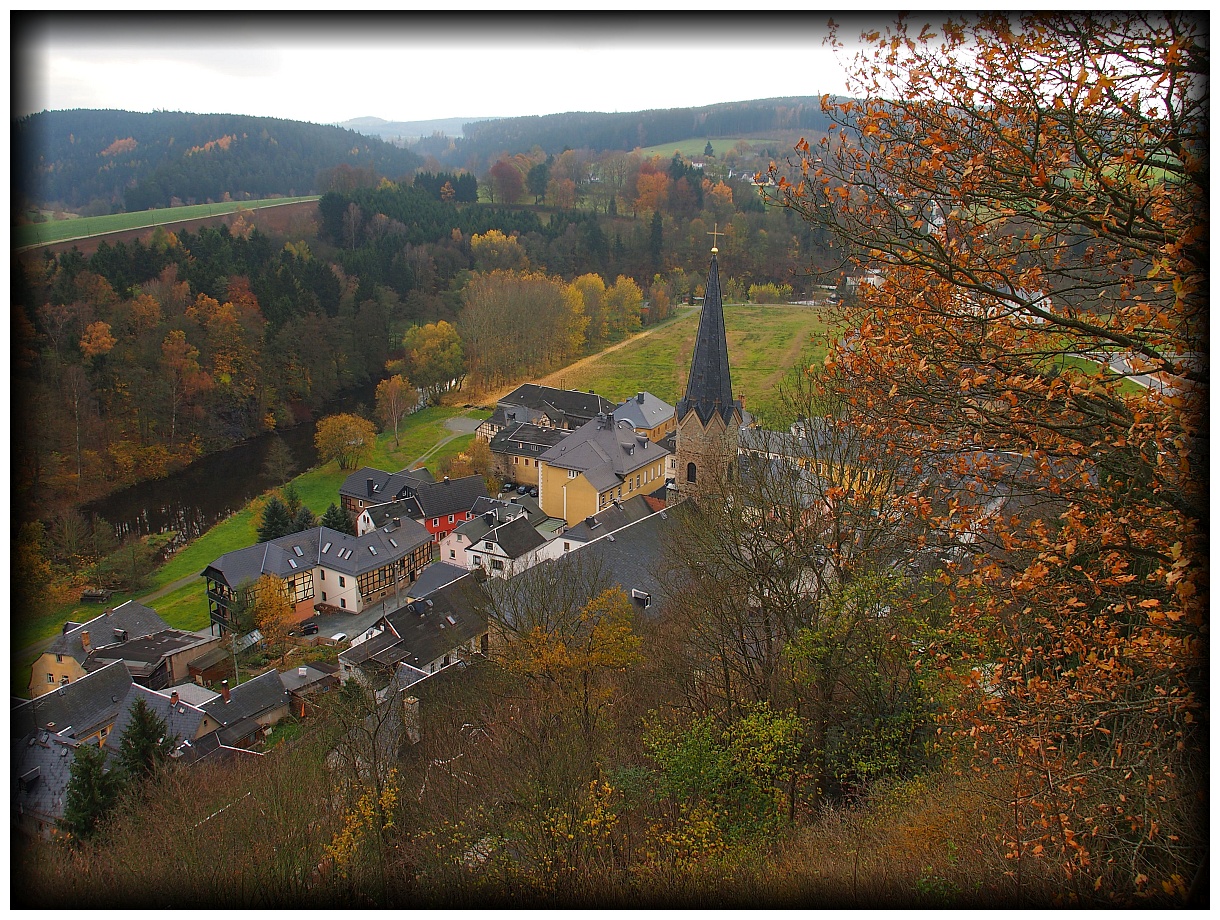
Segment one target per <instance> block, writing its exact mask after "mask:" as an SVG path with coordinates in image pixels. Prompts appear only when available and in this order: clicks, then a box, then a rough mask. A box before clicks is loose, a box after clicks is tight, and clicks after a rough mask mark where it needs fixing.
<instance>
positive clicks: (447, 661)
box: [444, 655, 449, 668]
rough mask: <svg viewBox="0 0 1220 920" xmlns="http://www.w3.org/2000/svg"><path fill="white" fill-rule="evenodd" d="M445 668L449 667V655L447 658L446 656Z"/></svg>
mask: <svg viewBox="0 0 1220 920" xmlns="http://www.w3.org/2000/svg"><path fill="white" fill-rule="evenodd" d="M444 666H445V667H446V668H447V667H449V656H448V655H446V656H445V664H444Z"/></svg>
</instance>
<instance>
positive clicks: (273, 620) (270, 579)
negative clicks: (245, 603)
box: [250, 575, 294, 663]
mask: <svg viewBox="0 0 1220 920" xmlns="http://www.w3.org/2000/svg"><path fill="white" fill-rule="evenodd" d="M293 613H294V608H293V603H292V594H291V592H290V591H289V589H288V582H286V581H284V579H282V578H280V577H278V576H276V575H263V576H260V577H259V579H258V581H257V582H256V583H255V585H254V591H253V598H252V604H251V608H250V617H251V619H252V622H253V625H254V627H255V628H256V629H257V630H258V631H259V632H261V633H262V634H263V639H264V640H266V641H267V643H268V644H269V645H270V646H271V647H272V648H273V649H279V651H280V662H281V663H283V659H284V653H285V652H286V643H287V639H288V630H289V629H290V628H291V627H292V619H293Z"/></svg>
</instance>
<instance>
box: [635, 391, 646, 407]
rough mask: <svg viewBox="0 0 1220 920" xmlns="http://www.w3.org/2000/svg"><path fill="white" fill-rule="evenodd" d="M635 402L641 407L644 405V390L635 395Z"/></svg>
mask: <svg viewBox="0 0 1220 920" xmlns="http://www.w3.org/2000/svg"><path fill="white" fill-rule="evenodd" d="M635 401H636V402H638V403H639V404H640V405H643V404H644V391H643V390H640V392H638V393H636V394H635Z"/></svg>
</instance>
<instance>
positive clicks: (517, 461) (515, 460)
mask: <svg viewBox="0 0 1220 920" xmlns="http://www.w3.org/2000/svg"><path fill="white" fill-rule="evenodd" d="M520 464H521V458H520V457H513V466H519V465H520Z"/></svg>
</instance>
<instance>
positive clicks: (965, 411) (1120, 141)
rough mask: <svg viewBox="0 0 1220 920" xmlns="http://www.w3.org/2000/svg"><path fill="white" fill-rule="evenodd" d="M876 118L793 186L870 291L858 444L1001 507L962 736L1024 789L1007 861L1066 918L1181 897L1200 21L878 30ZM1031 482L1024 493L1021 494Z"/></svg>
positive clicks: (873, 60) (965, 599)
mask: <svg viewBox="0 0 1220 920" xmlns="http://www.w3.org/2000/svg"><path fill="white" fill-rule="evenodd" d="M864 40H865V43H866V45H868V46H869V47H870V50H869V51H868V52H866V53H865V54H864V55H862V56H861V57H860V58H858V59H857V61H856V63H855V65H854V74H855V77H856V84H855V86H854V87H853V88H852V90H853V96H855V97H857V99H858V101H847V102H841V103H840V102H833V101H831V100H830V99H826V98H824V99H823V107H824V109H825V110H826V111H828V112H830V113H832V114H834V116H835V118H836V121H837V124H838V125H839V127H837V128H835V130H834V131H833V132H832V133H830V134H828V135H827V136H826V137H823V138H820V139H817V138H815V139H813V141H812V142H805V141H803V142H802V143H801V144H800V145H798V147H797V149H796V157H795V158H793V159H792V160H791V162H790V163H789V164H787V165H786V166H785V165H782V164H781V165H780V166H778V167H776V168H775V169H774V170H773V175H774V176H775V177H776V179H777V180H778V182H779V185H778V190H777V193H776V197H777V200H779V201H781V202H782V203H783V204H784V205H786V206H787V207H788V208H790V209H791V210H792V211H794V212H795V213H797V214H799V215H800V216H801V217H802V218H804V219H805V220H807V221H808V222H810V223H811V224H812V225H814V226H815V227H817V228H822V229H825V230H828V231H830V232H833V233H834V234H835V235H836V236H837V238H838V240H839V241H840V244H841V246H842V248H843V253H844V255H845V258H846V263H845V267H846V268H847V269H848V270H849V271H851V272H852V273H853V274H854V275H856V276H860V275H862V274H863V273H865V272H875V274H873V275H871V276H870V278H871V279H873V280H876V281H877V283H876V284H872V283H867V284H860V285H859V286H858V288H857V290H856V303H855V304H852V303H851V300H852V299H850V298H849V300H848V315H847V316H846V317H845V325H844V328H848V329H852V330H859V334H858V335H853V336H851V337H850V338H849V339H847V340H844V341H843V342H842V343H841V346H840V347H839V348H838V349H837V350H836V351H835V352H834V353H833V354H832V356H831V358H830V359H829V360H830V363H831V364H833V365H834V366H835V367H836V368H837V369H838V371H839V373H840V374H841V379H842V380H843V384H844V386H845V388H846V390H847V391H848V392H850V393H851V394H852V397H853V399H854V405H855V406H857V407H858V412H859V416H860V423H861V424H865V425H868V426H870V428H871V429H872V430H875V431H878V432H884V433H885V437H886V438H888V439H891V440H892V441H893V442H894V444H895V446H896V449H898V450H900V451H901V452H902V453H904V454H906V455H908V456H911V457H915V458H919V461H920V462H921V463H924V464H926V465H927V466H928V467H929V468H939V469H940V470H942V471H948V470H950V469H951V468H953V467H955V466H956V467H958V468H959V471H960V468H961V467H962V466H963V464H964V462H965V461H966V459H967V458H970V459H971V460H972V462H970V463H969V467H970V469H969V471H968V475H969V476H970V477H971V478H973V479H974V480H976V481H977V483H978V490H977V491H978V494H979V495H980V496H1000V495H1007V496H1010V497H1015V496H1017V495H1018V494H1019V495H1021V496H1023V498H1024V500H1025V501H1027V502H1030V503H1035V504H1037V503H1041V504H1042V505H1045V506H1046V508H1047V511H1048V512H1049V513H1046V514H1042V513H1038V511H1034V512H1032V513H1030V514H1026V515H1004V514H999V515H997V514H995V513H994V512H993V511H992V510H991V509H990V508H989V502H987V501H983V500H980V499H978V498H976V499H975V500H973V501H963V502H961V503H960V504H958V505H956V506H954V507H952V508H950V509H947V510H942V511H941V512H940V513H932V514H930V520H931V523H933V524H934V525H935V526H936V527H937V528H939V529H942V530H954V531H956V532H959V533H961V532H964V531H970V532H972V533H976V534H978V535H980V536H983V535H987V536H988V537H989V539H990V541H991V544H992V545H993V546H995V547H997V551H994V552H992V553H990V554H988V555H987V556H984V557H981V558H978V559H976V560H972V561H969V562H964V563H963V564H962V566H961V567H960V571H959V572H958V581H957V583H956V586H955V587H956V593H955V598H956V600H955V604H954V611H953V614H954V618H955V621H954V631H955V632H957V633H958V634H961V635H973V636H978V637H980V639H981V640H982V641H980V642H979V643H977V644H972V645H971V646H970V648H969V649H967V650H966V653H964V654H963V655H962V656H961V657H959V658H958V665H957V667H958V671H957V673H959V674H961V675H962V676H963V678H964V681H963V692H962V696H961V699H960V701H959V704H958V706H957V707H956V710H955V713H954V715H955V717H956V720H957V721H956V723H955V724H956V726H957V728H958V731H959V732H960V733H961V736H962V737H963V738H965V739H966V740H967V741H968V743H969V745H970V747H971V749H972V750H974V751H975V752H977V755H978V758H979V761H978V763H979V765H980V769H983V770H985V771H988V772H992V773H995V772H997V771H1003V773H1004V774H1005V775H1006V776H1007V777H1008V780H1007V782H1008V784H1009V789H1010V790H1011V796H1012V798H1011V801H1010V802H1008V804H1007V806H1006V807H1007V810H1008V813H1009V815H1010V816H1011V822H1010V827H1009V829H1008V831H1007V833H1006V843H1007V845H1008V847H1009V853H1010V856H1011V858H1012V860H1013V863H1012V865H1013V867H1014V869H1016V870H1017V871H1018V872H1019V871H1020V866H1021V864H1022V861H1023V860H1029V859H1041V860H1049V861H1050V862H1051V863H1052V864H1053V865H1054V866H1056V867H1057V868H1058V870H1059V871H1060V872H1061V873H1062V874H1063V879H1064V886H1065V891H1066V892H1067V894H1068V896H1070V897H1073V898H1077V899H1085V898H1093V897H1101V898H1103V899H1109V898H1114V899H1119V900H1124V899H1128V898H1131V897H1133V896H1139V895H1145V894H1151V893H1154V892H1156V893H1164V892H1168V893H1170V894H1171V895H1177V896H1184V895H1185V894H1186V891H1187V885H1186V883H1185V882H1183V880H1184V879H1189V878H1191V877H1192V876H1193V873H1194V871H1195V867H1196V866H1198V865H1199V860H1200V836H1199V835H1200V830H1199V828H1198V826H1197V824H1196V823H1195V822H1194V820H1193V818H1192V813H1193V812H1192V809H1194V808H1197V807H1198V805H1197V804H1196V803H1198V802H1199V801H1200V800H1199V799H1198V798H1197V796H1198V794H1199V792H1200V788H1201V782H1202V773H1201V772H1200V771H1201V765H1200V761H1199V755H1200V751H1201V737H1200V733H1199V729H1198V725H1199V706H1200V696H1199V692H1200V683H1199V682H1200V680H1201V677H1202V662H1203V654H1204V653H1203V645H1202V643H1203V635H1202V633H1203V629H1204V619H1203V610H1204V604H1205V587H1204V575H1203V563H1202V560H1203V559H1204V558H1205V557H1206V554H1207V543H1206V536H1205V533H1204V532H1203V530H1202V528H1201V527H1200V522H1201V521H1202V520H1203V519H1204V515H1205V514H1206V511H1205V504H1204V503H1205V498H1204V496H1205V494H1206V492H1205V489H1204V488H1203V486H1202V483H1203V482H1204V481H1205V480H1204V477H1203V475H1202V470H1203V464H1204V462H1205V461H1204V460H1203V457H1204V455H1205V450H1204V449H1203V448H1202V440H1201V430H1202V429H1201V425H1202V404H1203V400H1204V393H1205V390H1206V385H1207V382H1208V371H1207V368H1206V364H1205V362H1203V361H1202V360H1201V359H1200V357H1199V356H1200V354H1201V348H1202V346H1201V344H1200V342H1201V339H1202V337H1203V336H1204V335H1205V316H1206V313H1205V311H1206V306H1205V303H1206V300H1205V294H1204V291H1205V282H1204V280H1203V279H1204V277H1205V272H1206V266H1207V246H1208V229H1207V228H1208V212H1207V188H1208V178H1207V176H1208V173H1207V148H1208V141H1207V110H1208V99H1209V97H1208V87H1207V72H1208V63H1209V52H1208V48H1207V39H1206V27H1205V25H1204V24H1203V23H1202V22H1201V21H1200V20H1198V19H1197V18H1195V17H1193V16H1192V15H1190V14H1176V13H1172V14H1159V13H1152V14H1122V15H1109V14H1100V13H1099V14H1084V15H1068V14H1065V15H1059V16H1041V15H1026V16H1021V17H1014V16H1008V15H1003V14H997V15H989V16H982V17H979V18H970V19H962V20H954V21H949V22H947V23H945V24H944V25H943V26H941V27H940V28H939V29H934V28H933V27H931V26H925V27H923V28H922V29H917V27H916V26H914V25H912V24H908V23H907V22H905V21H900V22H899V23H898V24H897V25H896V26H894V27H892V28H890V29H888V30H887V31H886V33H885V34H884V35H883V34H880V33H876V32H874V33H871V34H868V35H866V36H864ZM1018 460H1019V461H1022V462H1024V463H1026V464H1028V465H1029V466H1030V467H1031V468H1033V469H1035V470H1037V473H1038V475H1037V478H1036V480H1035V481H1033V482H1031V483H1030V484H1028V485H1022V484H1020V483H1013V482H1012V481H1011V480H1010V479H1009V477H1008V476H1007V475H1006V472H1005V470H1007V469H1010V468H1011V467H1012V466H1013V464H1014V463H1015V462H1017V461H1018Z"/></svg>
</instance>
